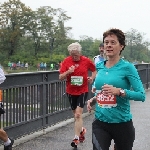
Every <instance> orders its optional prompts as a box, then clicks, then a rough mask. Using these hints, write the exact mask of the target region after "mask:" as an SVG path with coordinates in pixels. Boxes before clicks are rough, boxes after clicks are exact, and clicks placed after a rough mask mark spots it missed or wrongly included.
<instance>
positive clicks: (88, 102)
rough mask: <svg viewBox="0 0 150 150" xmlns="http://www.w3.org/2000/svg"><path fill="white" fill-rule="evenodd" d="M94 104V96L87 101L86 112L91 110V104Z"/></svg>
mask: <svg viewBox="0 0 150 150" xmlns="http://www.w3.org/2000/svg"><path fill="white" fill-rule="evenodd" d="M95 104H96V97H95V96H94V97H93V98H91V99H90V100H88V101H87V110H88V112H91V110H92V106H93V105H95Z"/></svg>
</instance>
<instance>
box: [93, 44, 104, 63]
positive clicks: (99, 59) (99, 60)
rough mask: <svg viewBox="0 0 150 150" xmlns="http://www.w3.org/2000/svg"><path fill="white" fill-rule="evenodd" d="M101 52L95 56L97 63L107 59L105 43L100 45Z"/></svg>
mask: <svg viewBox="0 0 150 150" xmlns="http://www.w3.org/2000/svg"><path fill="white" fill-rule="evenodd" d="M99 53H100V54H99V55H97V56H95V57H94V58H93V60H94V63H95V65H96V63H97V62H101V61H104V60H105V57H104V44H103V43H101V44H100V45H99Z"/></svg>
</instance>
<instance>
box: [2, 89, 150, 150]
mask: <svg viewBox="0 0 150 150" xmlns="http://www.w3.org/2000/svg"><path fill="white" fill-rule="evenodd" d="M131 112H132V114H133V123H134V126H135V130H136V138H135V142H134V146H133V150H150V90H147V92H146V101H145V102H144V103H143V102H138V101H131ZM93 119H94V115H93V113H91V114H89V113H85V114H84V119H83V120H84V126H85V127H86V128H87V133H86V141H85V142H84V143H80V144H79V146H78V150H92V142H91V140H92V136H91V132H92V131H91V124H92V121H93ZM73 137H74V124H73V118H72V119H69V120H67V121H64V122H61V123H59V124H57V125H55V126H53V127H50V128H48V129H46V130H44V131H39V132H36V133H34V134H32V135H28V136H25V137H22V138H21V139H18V140H16V141H15V144H14V147H13V150H73V148H72V147H71V146H70V143H71V140H72V138H73ZM112 142H113V141H112ZM112 144H113V143H112ZM112 149H113V148H112V146H111V147H110V150H112ZM0 150H2V148H0Z"/></svg>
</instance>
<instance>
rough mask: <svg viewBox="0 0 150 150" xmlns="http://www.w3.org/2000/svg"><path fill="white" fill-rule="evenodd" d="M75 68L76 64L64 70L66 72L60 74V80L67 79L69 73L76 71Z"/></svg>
mask: <svg viewBox="0 0 150 150" xmlns="http://www.w3.org/2000/svg"><path fill="white" fill-rule="evenodd" d="M74 69H75V66H71V67H69V69H68V70H67V71H66V72H64V73H62V74H60V75H59V80H64V79H66V78H67V76H68V75H69V74H71V73H72V72H74Z"/></svg>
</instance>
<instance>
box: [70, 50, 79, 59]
mask: <svg viewBox="0 0 150 150" xmlns="http://www.w3.org/2000/svg"><path fill="white" fill-rule="evenodd" d="M70 56H71V57H72V59H73V60H74V61H79V60H80V56H81V54H80V52H79V51H77V50H72V51H71V52H70Z"/></svg>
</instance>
